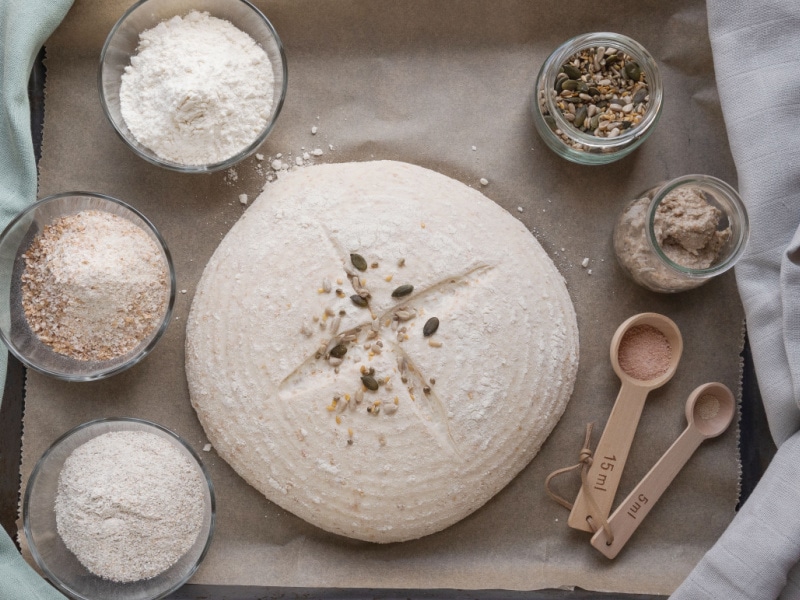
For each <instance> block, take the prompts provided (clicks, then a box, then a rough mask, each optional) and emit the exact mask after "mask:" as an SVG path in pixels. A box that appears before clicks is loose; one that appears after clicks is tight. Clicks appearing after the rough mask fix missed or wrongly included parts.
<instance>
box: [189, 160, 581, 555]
mask: <svg viewBox="0 0 800 600" xmlns="http://www.w3.org/2000/svg"><path fill="white" fill-rule="evenodd" d="M351 253H357V254H359V255H361V256H362V257H363V258H364V259H365V261H366V263H367V268H366V270H365V271H363V272H362V271H359V270H356V268H355V267H354V266H353V261H352V259H351ZM353 274H355V275H356V276H357V278H358V279H356V282H355V285H357V286H358V287H359V289H360V288H361V287H362V286H363V287H364V288H366V290H368V292H369V294H370V298H369V305H368V306H367V307H360V306H357V305H356V304H355V303H354V302H353V300H352V299H351V296H352V295H354V294H355V293H356V289H354V284H353V281H352V279H351V278H352V275H353ZM329 284H330V288H329V287H328V286H329ZM404 285H412V286H413V291H412V292H411V293H410V294H409V295H406V296H402V297H399V298H398V297H393V295H392V294H393V291H394V290H396V289H397V288H399V287H400V286H404ZM328 289H330V291H326V290H328ZM361 291H362V292H363V290H361ZM363 293H366V292H363ZM432 317H436V318H438V319H439V323H440V324H439V327H438V330H436V331H435V332H434V333H433V334H432V335H430V336H428V337H426V336H425V335H424V333H423V328H424V326H425V324H426V323H427V322H428V321H429V319H431V318H432ZM398 318H399V319H400V320H398ZM337 324H338V329H337V330H336V332H335V335H334V332H333V331H332V328H336V327H337ZM354 337H355V338H357V339H356V340H352V338H354ZM348 340H351V341H348ZM340 344H341V345H343V346H344V347H346V349H347V353H346V354H345V355H344V356H343V357H342V358H341V364H338V363H339V362H340V361H339V359H337V358H336V357H335V356H334V357H330V358H326V357H328V355H329V353H330V351H331V350H332V349H333V348H334V347H335V346H338V345H340ZM334 354H338V351H334ZM577 366H578V329H577V324H576V320H575V312H574V309H573V306H572V302H571V301H570V298H569V295H568V293H567V290H566V287H565V285H564V281H563V279H562V278H561V276H560V274H559V273H558V271H557V270H556V268H555V266H554V265H553V263H552V262H551V260H550V259H549V257H548V256H547V255H546V253H545V252H544V250H543V249H542V247H541V246H540V245H539V244H538V242H537V241H536V240H535V239H534V237H533V236H532V235H531V234H530V232H529V231H528V230H527V229H526V228H525V227H524V226H523V225H522V224H521V223H520V222H519V221H518V220H517V219H515V218H513V217H512V216H511V215H509V214H508V213H507V212H506V211H505V210H503V209H502V208H501V207H500V206H498V205H497V204H495V203H494V202H492V201H491V200H489V199H488V198H486V197H485V196H484V195H483V194H481V193H480V192H478V191H476V190H473V189H471V188H469V187H467V186H465V185H464V184H462V183H459V182H457V181H455V180H453V179H450V178H448V177H445V176H444V175H441V174H438V173H435V172H433V171H430V170H427V169H423V168H420V167H416V166H413V165H409V164H405V163H399V162H388V161H387V162H366V163H345V164H331V165H320V166H314V167H307V168H303V169H298V170H296V171H294V172H291V173H287V174H281V177H280V179H279V180H278V181H277V182H276V183H273V184H270V185H268V186H267V188H266V189H265V191H264V192H263V193H262V194H261V196H259V198H258V199H257V200H256V201H255V202H254V203H253V204H252V205H251V206H250V208H249V209H248V210H247V211H246V212H245V213H244V215H243V216H242V218H241V219H240V220H239V221H238V222H237V223H236V224H235V225H234V227H233V228H232V229H231V231H230V232H229V233H228V235H227V236H226V237H225V239H224V240H223V241H222V243H221V244H220V246H219V248H218V249H217V250H216V252H215V253H214V255H213V256H212V258H211V260H210V261H209V263H208V266H207V267H206V270H205V272H204V274H203V277H202V280H201V281H200V284H199V286H198V289H197V293H196V295H195V298H194V302H193V304H192V309H191V314H190V317H189V322H188V325H187V339H186V371H187V378H188V382H189V390H190V393H191V399H192V404H193V406H194V408H195V410H196V411H197V415H198V417H199V419H200V422H201V423H202V425H203V427H204V428H205V431H206V434H207V435H208V438H209V440H210V441H211V442H212V443H213V444H214V447H215V449H216V450H217V452H218V453H219V455H220V456H222V457H223V458H224V459H225V460H226V461H227V462H228V463H230V465H231V466H232V467H233V468H234V469H235V470H236V471H237V472H238V473H239V474H240V475H241V476H242V477H243V478H244V479H245V480H247V482H248V483H250V484H251V485H252V486H254V487H255V488H257V489H258V490H260V491H261V492H262V493H263V494H264V495H265V496H266V497H267V498H269V499H270V500H272V501H273V502H275V503H276V504H278V505H280V506H281V507H283V508H285V509H286V510H288V511H291V512H293V513H294V514H296V515H298V516H299V517H301V518H303V519H305V520H307V521H309V522H310V523H313V524H314V525H317V526H319V527H321V528H322V529H325V530H327V531H331V532H334V533H338V534H341V535H344V536H348V537H352V538H358V539H361V540H368V541H373V542H382V543H383V542H396V541H403V540H410V539H414V538H418V537H421V536H424V535H427V534H430V533H433V532H435V531H439V530H441V529H444V528H445V527H447V526H449V525H451V524H453V523H455V522H456V521H458V520H460V519H462V518H464V517H465V516H467V515H468V514H470V513H471V512H473V511H474V510H476V509H477V508H479V507H480V506H482V505H483V504H484V503H485V502H486V501H487V500H489V499H490V498H491V497H492V496H494V495H495V494H496V493H497V492H498V491H499V490H500V489H502V488H503V487H504V486H505V485H506V484H507V483H509V481H511V479H512V478H513V477H514V476H515V475H517V473H519V471H520V470H521V469H522V468H523V467H525V465H527V464H528V462H529V461H530V460H531V459H532V458H533V457H534V456H535V455H536V453H537V452H538V450H539V448H540V446H541V445H542V443H543V442H544V440H545V439H546V438H547V436H548V435H549V433H550V431H551V430H552V429H553V427H554V426H555V424H556V423H557V422H558V419H559V418H560V416H561V414H562V413H563V411H564V409H565V407H566V404H567V401H568V399H569V397H570V394H571V393H572V388H573V384H574V381H575V374H576V370H577ZM372 369H374V372H373V375H372V377H373V378H374V379H375V381H376V382H379V383H380V385H379V386H378V389H377V391H372V390H369V389H367V388H366V387H364V383H362V377H363V376H365V373H366V374H367V375H368V374H369V373H370V372H372V371H370V370H372ZM336 398H338V400H336Z"/></svg>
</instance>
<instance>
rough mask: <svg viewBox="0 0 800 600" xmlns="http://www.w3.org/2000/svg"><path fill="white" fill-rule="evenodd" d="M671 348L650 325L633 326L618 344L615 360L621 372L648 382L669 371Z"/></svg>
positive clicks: (662, 335)
mask: <svg viewBox="0 0 800 600" xmlns="http://www.w3.org/2000/svg"><path fill="white" fill-rule="evenodd" d="M671 359H672V348H671V347H670V345H669V341H668V340H667V338H666V337H665V336H664V334H663V333H661V332H660V331H659V330H658V329H656V328H655V327H653V326H652V325H634V326H633V327H631V328H630V329H628V331H626V332H625V335H623V336H622V340H621V341H620V344H619V353H618V354H617V360H618V361H619V366H620V368H622V370H623V371H624V372H625V373H627V374H628V375H630V376H631V377H633V378H634V379H638V380H639V381H650V380H651V379H655V378H656V377H660V376H661V375H663V374H664V373H666V372H667V371H668V370H669V365H670V360H671Z"/></svg>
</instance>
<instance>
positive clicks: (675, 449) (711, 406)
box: [591, 383, 736, 558]
mask: <svg viewBox="0 0 800 600" xmlns="http://www.w3.org/2000/svg"><path fill="white" fill-rule="evenodd" d="M735 412H736V402H735V401H734V398H733V394H732V393H731V391H730V390H729V389H728V388H727V387H725V386H724V385H722V384H721V383H706V384H704V385H701V386H700V387H698V388H697V389H695V390H694V391H693V392H692V393H691V394H690V395H689V398H688V400H687V401H686V420H687V421H688V422H689V425H688V426H687V427H686V429H685V430H684V431H683V433H682V434H681V435H680V436H679V437H678V439H677V440H675V442H674V443H673V444H672V446H670V447H669V449H668V450H667V451H666V452H665V453H664V455H663V456H662V457H661V458H660V459H659V460H658V462H657V463H656V464H655V465H653V468H652V469H650V471H649V472H648V473H647V475H645V476H644V478H643V479H642V480H641V481H640V482H639V484H638V485H637V486H636V487H635V488H633V491H632V492H631V493H630V494H628V497H627V498H625V500H623V501H622V503H621V504H620V505H619V506H618V507H617V510H615V511H614V514H612V515H611V518H609V520H608V525H609V529H610V530H611V533H612V535H613V536H614V540H613V542H609V541H608V538H607V537H606V533H605V531H603V530H602V529H600V530H598V531H597V533H595V534H594V535H593V536H592V541H591V543H592V546H594V547H595V548H597V549H598V550H599V551H600V552H602V553H603V554H604V555H606V556H607V557H608V558H614V557H615V556H616V555H617V554H619V551H620V550H622V547H623V546H624V545H625V542H627V541H628V540H629V539H630V537H631V535H633V532H634V531H636V528H637V527H638V526H639V524H640V523H641V522H642V520H644V518H645V517H646V516H647V514H648V513H649V512H650V509H652V508H653V505H654V504H655V503H656V502H657V501H658V499H659V498H660V497H661V494H663V493H664V490H666V489H667V487H668V486H669V484H670V483H672V480H673V479H675V476H676V475H677V474H678V473H679V472H680V470H681V469H682V468H683V465H685V464H686V461H688V460H689V458H691V456H692V454H694V451H695V450H697V448H698V447H699V446H700V444H702V443H703V441H704V440H707V439H710V438H713V437H717V436H718V435H720V434H721V433H722V432H723V431H725V430H726V429H727V428H728V426H729V425H730V424H731V421H732V420H733V415H734V413H735Z"/></svg>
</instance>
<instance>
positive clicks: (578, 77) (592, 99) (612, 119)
mask: <svg viewBox="0 0 800 600" xmlns="http://www.w3.org/2000/svg"><path fill="white" fill-rule="evenodd" d="M662 101H663V86H662V82H661V75H660V73H659V70H658V66H657V65H656V62H655V60H654V59H653V57H652V56H651V55H650V53H649V52H648V51H647V50H645V48H644V47H643V46H641V45H640V44H639V43H638V42H636V41H634V40H632V39H631V38H629V37H627V36H624V35H621V34H618V33H607V32H601V33H587V34H584V35H579V36H577V37H574V38H572V39H571V40H569V41H567V42H565V43H564V44H562V45H561V46H559V47H558V48H556V50H555V51H554V52H553V53H552V54H551V55H550V56H549V57H548V58H547V60H546V61H545V63H544V65H542V68H541V70H540V71H539V75H538V77H537V79H536V88H535V90H534V94H533V98H532V101H531V112H532V113H533V122H534V125H535V126H536V130H537V131H538V132H539V135H541V137H542V139H543V140H544V142H545V143H546V144H547V145H548V146H549V147H550V148H551V149H552V150H553V151H554V152H555V153H556V154H558V155H559V156H562V157H564V158H566V159H567V160H570V161H572V162H576V163H581V164H586V165H598V164H606V163H610V162H613V161H615V160H618V159H620V158H622V157H623V156H626V155H628V154H630V153H631V152H632V151H633V150H634V149H636V148H637V147H638V146H639V144H641V143H642V142H643V141H644V140H645V139H646V138H647V136H648V135H650V133H651V132H652V131H653V128H654V127H655V125H656V123H657V122H658V118H659V116H660V115H661V106H662Z"/></svg>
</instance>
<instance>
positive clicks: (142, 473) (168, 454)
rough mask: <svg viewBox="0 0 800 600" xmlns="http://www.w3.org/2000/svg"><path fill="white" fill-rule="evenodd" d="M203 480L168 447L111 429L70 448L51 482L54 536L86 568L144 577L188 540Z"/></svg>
mask: <svg viewBox="0 0 800 600" xmlns="http://www.w3.org/2000/svg"><path fill="white" fill-rule="evenodd" d="M203 493H204V492H203V481H202V479H201V477H200V474H199V473H198V472H197V470H196V469H195V468H194V467H193V466H192V465H191V464H190V463H189V461H188V460H187V459H186V458H185V457H184V456H183V455H182V454H181V453H180V452H179V451H178V450H177V449H176V448H175V447H173V446H172V444H171V443H170V442H169V441H167V440H165V439H163V438H161V437H159V436H157V435H155V434H153V433H148V432H144V431H117V432H112V433H107V434H104V435H101V436H99V437H96V438H94V439H92V440H90V441H88V442H86V443H85V444H83V445H82V446H80V447H78V448H76V449H75V450H74V451H73V453H72V454H71V455H70V456H69V458H67V460H66V462H65V463H64V467H63V469H62V471H61V474H60V476H59V479H58V494H57V496H56V502H55V512H56V525H57V529H58V533H59V535H60V536H61V538H62V539H63V540H64V544H65V545H66V546H67V548H68V549H69V550H70V551H71V552H72V553H73V554H74V555H75V556H76V557H77V559H78V560H79V561H80V562H81V564H82V565H83V566H85V567H86V568H87V569H88V570H89V571H91V572H92V573H94V574H95V575H97V576H98V577H102V578H104V579H110V580H111V581H117V582H130V581H139V580H141V579H150V578H151V577H155V576H156V575H158V574H159V573H162V572H163V571H165V570H167V569H168V568H169V567H171V566H172V565H173V564H175V562H177V560H178V559H179V558H180V557H181V556H183V555H184V554H185V553H186V552H187V551H188V550H189V549H190V548H191V547H192V545H193V544H194V542H195V539H196V538H197V534H198V533H199V531H200V527H201V525H202V522H203Z"/></svg>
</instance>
